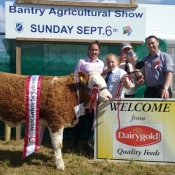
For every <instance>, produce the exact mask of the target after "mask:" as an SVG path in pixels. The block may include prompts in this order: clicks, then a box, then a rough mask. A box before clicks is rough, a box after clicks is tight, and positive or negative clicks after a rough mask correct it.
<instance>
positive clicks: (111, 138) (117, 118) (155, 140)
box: [94, 98, 175, 162]
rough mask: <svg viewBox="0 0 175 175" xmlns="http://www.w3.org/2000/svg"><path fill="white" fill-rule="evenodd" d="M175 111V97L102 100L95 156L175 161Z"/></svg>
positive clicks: (97, 121) (117, 158) (96, 157)
mask: <svg viewBox="0 0 175 175" xmlns="http://www.w3.org/2000/svg"><path fill="white" fill-rule="evenodd" d="M174 114H175V99H171V100H166V101H162V100H161V99H149V100H148V99H141V98H139V99H132V100H130V99H129V100H128V99H122V100H121V101H113V102H103V103H100V104H99V107H98V115H97V116H98V117H97V120H96V126H97V127H96V132H95V133H96V143H95V156H94V157H95V159H106V158H108V159H114V160H130V159H134V160H142V161H148V162H151V161H156V162H175V149H174V146H175V139H174V135H175V134H174V133H175V116H174Z"/></svg>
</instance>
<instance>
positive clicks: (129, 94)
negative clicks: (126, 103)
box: [120, 43, 142, 98]
mask: <svg viewBox="0 0 175 175" xmlns="http://www.w3.org/2000/svg"><path fill="white" fill-rule="evenodd" d="M129 52H132V53H133V50H132V46H131V44H130V43H122V44H121V45H120V68H121V69H123V70H125V71H126V72H127V73H128V74H129V76H130V77H131V79H132V82H133V83H132V84H131V87H130V88H129V89H125V92H124V96H125V98H133V97H134V94H135V93H136V90H137V83H136V82H137V79H138V78H139V77H140V76H142V73H141V72H140V71H139V70H137V69H136V68H135V64H136V60H137V57H136V56H135V55H131V56H130V57H129V54H128V53H129Z"/></svg>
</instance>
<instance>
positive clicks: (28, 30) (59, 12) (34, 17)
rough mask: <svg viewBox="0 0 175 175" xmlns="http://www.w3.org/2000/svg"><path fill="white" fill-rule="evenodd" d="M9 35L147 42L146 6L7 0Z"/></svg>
mask: <svg viewBox="0 0 175 175" xmlns="http://www.w3.org/2000/svg"><path fill="white" fill-rule="evenodd" d="M5 13H6V14H5V16H6V19H5V22H6V24H5V33H6V38H11V39H13V38H16V37H25V38H50V39H51V38H52V39H84V40H86V39H87V40H90V39H92V40H94V39H96V40H108V41H109V40H111V41H116V40H122V41H138V42H144V41H145V23H146V8H145V7H138V8H100V7H99V8H94V7H73V6H51V5H34V4H15V3H13V2H10V1H9V2H8V1H6V6H5Z"/></svg>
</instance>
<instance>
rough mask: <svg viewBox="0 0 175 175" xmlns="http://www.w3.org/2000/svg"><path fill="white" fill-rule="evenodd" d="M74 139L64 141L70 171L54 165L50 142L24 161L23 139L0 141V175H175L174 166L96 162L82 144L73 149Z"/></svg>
mask: <svg viewBox="0 0 175 175" xmlns="http://www.w3.org/2000/svg"><path fill="white" fill-rule="evenodd" d="M71 143H72V142H71V140H64V142H63V144H64V145H63V146H64V147H63V150H62V152H63V159H64V161H65V165H66V170H65V171H59V170H57V169H56V166H55V163H54V156H53V149H52V146H51V141H50V139H48V140H46V139H45V140H44V141H43V143H42V146H41V148H40V149H39V150H38V151H37V152H35V153H33V154H32V155H30V156H28V157H27V158H25V159H22V151H23V140H20V141H17V142H16V141H14V140H11V141H9V142H5V141H3V140H0V175H175V165H174V164H166V165H163V164H147V163H146V164H143V163H137V162H135V161H134V160H130V161H129V163H123V162H111V161H109V160H107V159H106V160H102V161H94V160H93V152H92V151H91V150H90V149H88V147H84V145H85V142H83V141H82V142H81V143H80V149H76V150H75V149H72V146H71V145H72V144H71Z"/></svg>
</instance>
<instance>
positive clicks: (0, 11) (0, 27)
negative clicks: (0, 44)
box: [0, 0, 175, 32]
mask: <svg viewBox="0 0 175 175" xmlns="http://www.w3.org/2000/svg"><path fill="white" fill-rule="evenodd" d="M8 1H13V2H15V0H8ZM54 1H55V0H54ZM58 1H59V0H58ZM61 1H63V0H61ZM65 1H71V0H65ZM72 1H76V2H83V1H87V2H102V3H103V2H109V3H129V2H130V0H72ZM135 1H136V3H137V4H160V5H175V0H135ZM4 8H5V0H0V32H5V9H4Z"/></svg>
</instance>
